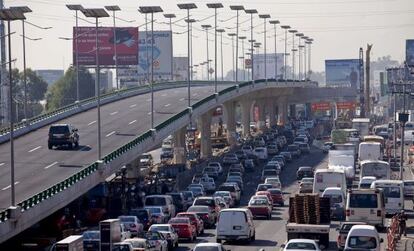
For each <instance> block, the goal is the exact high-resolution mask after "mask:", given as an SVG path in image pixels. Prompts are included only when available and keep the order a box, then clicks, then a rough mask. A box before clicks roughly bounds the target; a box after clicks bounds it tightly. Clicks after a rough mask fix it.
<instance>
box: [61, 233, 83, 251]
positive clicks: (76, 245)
mask: <svg viewBox="0 0 414 251" xmlns="http://www.w3.org/2000/svg"><path fill="white" fill-rule="evenodd" d="M55 251H83V237H82V235H71V236H69V237H67V238H65V239H63V240H61V241H59V242H58V243H56V246H55Z"/></svg>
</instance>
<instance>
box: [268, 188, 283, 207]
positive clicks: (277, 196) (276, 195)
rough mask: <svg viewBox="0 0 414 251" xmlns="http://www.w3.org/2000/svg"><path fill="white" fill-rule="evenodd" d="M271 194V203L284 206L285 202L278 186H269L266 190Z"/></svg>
mask: <svg viewBox="0 0 414 251" xmlns="http://www.w3.org/2000/svg"><path fill="white" fill-rule="evenodd" d="M267 191H268V192H269V193H270V195H271V196H272V200H273V205H279V206H282V207H283V206H284V205H285V202H284V201H283V194H282V191H281V190H280V189H278V188H271V189H268V190H267Z"/></svg>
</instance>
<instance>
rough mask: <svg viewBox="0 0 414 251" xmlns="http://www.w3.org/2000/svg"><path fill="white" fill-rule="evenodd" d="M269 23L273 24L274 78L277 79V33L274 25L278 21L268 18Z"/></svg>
mask: <svg viewBox="0 0 414 251" xmlns="http://www.w3.org/2000/svg"><path fill="white" fill-rule="evenodd" d="M269 23H270V24H273V29H274V33H275V80H276V81H277V33H276V27H277V24H279V23H280V22H279V21H278V20H270V21H269Z"/></svg>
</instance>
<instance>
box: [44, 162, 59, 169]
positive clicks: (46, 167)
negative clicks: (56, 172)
mask: <svg viewBox="0 0 414 251" xmlns="http://www.w3.org/2000/svg"><path fill="white" fill-rule="evenodd" d="M57 163H58V162H57V161H55V162H53V163H52V164H50V165H48V166H45V169H49V168H51V167H52V166H54V165H56V164H57Z"/></svg>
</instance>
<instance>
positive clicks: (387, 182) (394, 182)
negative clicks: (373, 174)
mask: <svg viewBox="0 0 414 251" xmlns="http://www.w3.org/2000/svg"><path fill="white" fill-rule="evenodd" d="M374 182H375V184H381V185H386V184H396V185H401V184H403V183H404V182H403V181H402V180H376V181H374Z"/></svg>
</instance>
